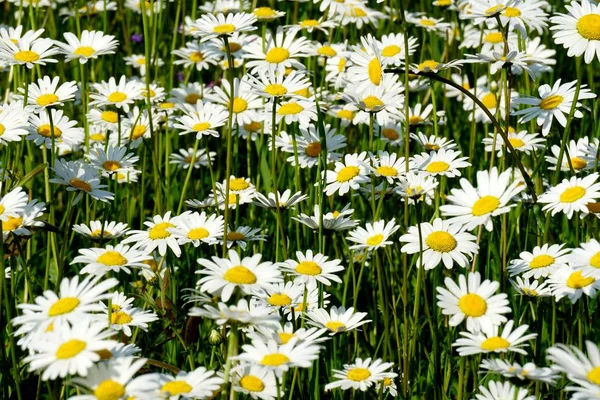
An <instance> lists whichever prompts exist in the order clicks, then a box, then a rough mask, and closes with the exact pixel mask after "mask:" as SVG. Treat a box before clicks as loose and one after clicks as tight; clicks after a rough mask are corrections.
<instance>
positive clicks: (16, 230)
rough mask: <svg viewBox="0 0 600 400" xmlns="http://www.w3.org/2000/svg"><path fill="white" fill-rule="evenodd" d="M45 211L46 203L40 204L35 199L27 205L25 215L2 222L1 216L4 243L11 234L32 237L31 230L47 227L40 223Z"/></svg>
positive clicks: (0, 217)
mask: <svg viewBox="0 0 600 400" xmlns="http://www.w3.org/2000/svg"><path fill="white" fill-rule="evenodd" d="M45 210H46V203H42V202H38V201H37V200H36V199H33V200H31V201H30V202H28V203H27V205H26V206H25V209H24V210H23V213H22V214H19V216H18V217H8V219H7V220H6V221H2V216H0V222H2V236H3V237H4V241H6V240H7V239H8V235H9V234H12V235H16V236H30V235H32V234H33V229H30V228H34V227H38V228H40V227H43V226H45V223H44V222H42V221H38V219H39V218H41V217H42V215H43V212H44V211H45Z"/></svg>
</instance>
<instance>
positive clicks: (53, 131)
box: [27, 108, 84, 149]
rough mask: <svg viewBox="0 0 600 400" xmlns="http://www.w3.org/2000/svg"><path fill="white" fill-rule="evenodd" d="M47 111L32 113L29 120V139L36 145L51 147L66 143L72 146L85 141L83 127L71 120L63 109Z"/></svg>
mask: <svg viewBox="0 0 600 400" xmlns="http://www.w3.org/2000/svg"><path fill="white" fill-rule="evenodd" d="M49 113H50V115H51V116H52V124H50V116H49V115H48V113H47V112H43V113H39V114H31V116H30V117H29V121H30V123H31V125H30V127H29V132H30V133H29V135H28V136H27V140H32V141H33V142H34V143H35V144H36V145H38V146H41V145H45V146H46V147H47V148H49V149H51V148H52V146H53V143H54V146H58V145H59V144H62V143H65V144H67V145H70V146H74V145H77V144H79V143H81V142H83V136H84V135H83V129H81V128H78V127H77V121H74V120H70V119H69V118H68V117H67V116H66V115H65V114H64V113H63V111H62V110H57V109H54V108H52V109H50V110H49Z"/></svg>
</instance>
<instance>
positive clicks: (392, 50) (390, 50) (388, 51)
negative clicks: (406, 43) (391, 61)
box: [381, 44, 402, 57]
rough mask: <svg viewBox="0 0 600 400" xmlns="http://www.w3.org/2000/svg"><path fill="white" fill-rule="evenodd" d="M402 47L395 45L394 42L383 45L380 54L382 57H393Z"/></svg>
mask: <svg viewBox="0 0 600 400" xmlns="http://www.w3.org/2000/svg"><path fill="white" fill-rule="evenodd" d="M400 51H402V49H401V48H400V46H396V45H395V44H392V45H389V46H385V47H384V48H383V50H381V55H382V56H384V57H394V56H395V55H396V54H398V53H400Z"/></svg>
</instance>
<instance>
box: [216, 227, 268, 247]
mask: <svg viewBox="0 0 600 400" xmlns="http://www.w3.org/2000/svg"><path fill="white" fill-rule="evenodd" d="M261 232H262V229H261V228H252V227H250V226H238V227H236V228H233V229H232V228H228V229H227V237H226V238H223V240H227V247H228V248H231V247H232V246H234V245H237V246H240V247H241V249H242V250H246V246H247V245H248V243H247V242H253V241H263V242H264V241H266V240H267V239H266V238H267V235H263V234H261Z"/></svg>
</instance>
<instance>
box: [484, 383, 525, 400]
mask: <svg viewBox="0 0 600 400" xmlns="http://www.w3.org/2000/svg"><path fill="white" fill-rule="evenodd" d="M479 390H480V391H481V394H476V395H475V399H476V400H508V399H510V400H535V399H536V396H530V395H529V392H528V391H527V389H522V388H519V387H518V386H514V385H512V384H511V383H510V382H504V383H500V382H494V381H491V382H490V383H489V384H488V387H485V386H479Z"/></svg>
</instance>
